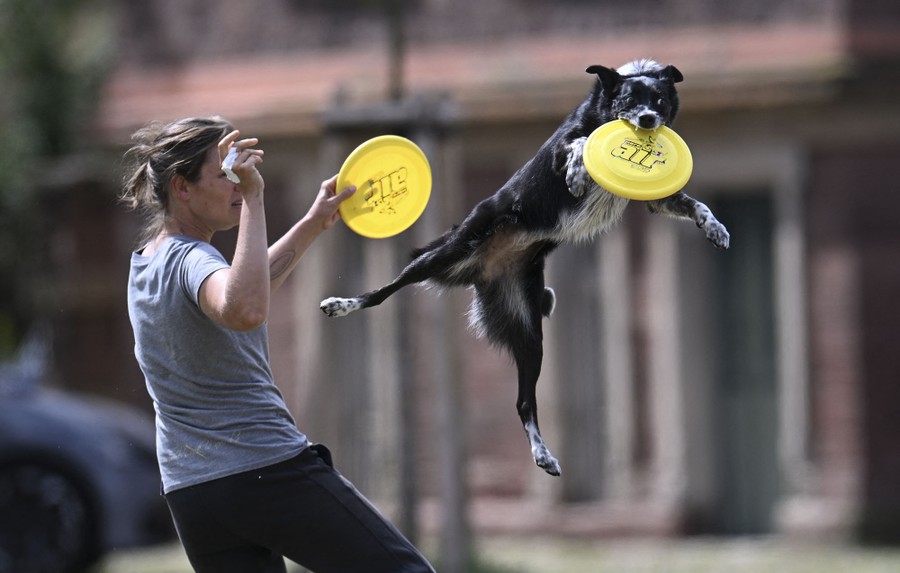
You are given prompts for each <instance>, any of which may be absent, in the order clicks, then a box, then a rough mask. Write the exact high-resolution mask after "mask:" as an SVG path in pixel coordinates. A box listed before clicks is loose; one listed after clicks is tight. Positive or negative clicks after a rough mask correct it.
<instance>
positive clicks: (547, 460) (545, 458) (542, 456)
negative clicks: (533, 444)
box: [533, 446, 562, 476]
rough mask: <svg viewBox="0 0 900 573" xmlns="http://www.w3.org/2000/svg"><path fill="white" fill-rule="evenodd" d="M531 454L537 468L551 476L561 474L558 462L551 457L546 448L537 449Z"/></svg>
mask: <svg viewBox="0 0 900 573" xmlns="http://www.w3.org/2000/svg"><path fill="white" fill-rule="evenodd" d="M533 453H534V463H536V464H537V465H538V467H539V468H541V469H542V470H544V471H545V472H547V473H548V474H550V475H552V476H558V475H559V474H560V473H561V471H562V470H561V468H560V466H559V460H557V459H556V458H555V457H553V454H551V453H550V450H548V449H547V447H546V446H541V447H539V448H538V449H536V450H534V452H533Z"/></svg>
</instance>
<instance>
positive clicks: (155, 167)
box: [120, 116, 234, 245]
mask: <svg viewBox="0 0 900 573" xmlns="http://www.w3.org/2000/svg"><path fill="white" fill-rule="evenodd" d="M233 129H234V128H233V127H232V126H231V124H230V123H229V122H228V121H227V120H225V119H224V118H222V117H219V116H212V117H195V118H187V119H180V120H178V121H175V122H172V123H168V124H165V123H162V122H153V123H150V124H149V125H147V126H145V127H143V128H141V129H139V130H137V131H136V132H134V134H133V135H132V136H131V140H132V142H133V145H132V146H131V148H130V149H129V150H128V151H127V152H126V153H125V158H126V160H130V161H131V163H132V164H133V165H132V167H131V169H130V171H128V172H126V176H125V178H124V182H123V189H122V195H121V197H120V198H121V200H122V202H123V203H125V205H126V206H127V207H128V208H129V209H132V210H134V211H139V212H140V213H141V215H142V216H143V218H144V224H143V227H142V230H141V233H140V236H139V238H138V244H139V245H143V244H144V243H146V242H147V241H149V240H151V239H152V238H153V237H155V236H156V235H158V234H159V233H160V232H161V231H162V229H163V225H164V223H165V217H166V212H167V211H168V207H169V184H170V183H171V181H172V178H173V177H175V176H176V175H180V176H182V177H184V178H185V179H187V180H188V181H196V180H197V179H198V178H199V177H200V169H201V167H202V166H203V162H204V160H205V159H206V154H207V152H208V151H209V149H210V148H211V147H213V146H215V145H217V144H218V143H219V141H220V140H221V139H222V138H223V137H225V135H226V134H228V133H229V132H230V131H232V130H233Z"/></svg>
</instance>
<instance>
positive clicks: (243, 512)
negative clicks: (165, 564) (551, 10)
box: [166, 445, 434, 573]
mask: <svg viewBox="0 0 900 573" xmlns="http://www.w3.org/2000/svg"><path fill="white" fill-rule="evenodd" d="M330 458H331V456H330V453H329V452H328V450H327V449H325V448H324V447H323V446H319V445H316V446H310V447H309V448H307V449H305V450H304V451H303V452H302V453H300V454H299V455H298V456H296V457H295V458H292V459H290V460H287V461H285V462H281V463H279V464H275V465H273V466H269V467H266V468H262V469H259V470H253V471H250V472H244V473H241V474H237V475H233V476H229V477H225V478H222V479H217V480H214V481H211V482H207V483H204V484H200V485H196V486H192V487H188V488H184V489H179V490H176V491H173V492H170V493H168V494H166V501H167V502H168V504H169V509H170V510H171V512H172V517H173V519H174V521H175V527H176V529H177V530H178V536H179V538H180V539H181V543H182V544H183V545H184V548H185V551H186V552H187V555H188V559H190V562H191V565H192V566H193V567H194V569H195V571H197V573H229V572H232V571H233V572H240V573H248V572H254V573H257V572H259V573H269V572H272V573H275V572H278V573H284V571H285V564H284V559H283V557H287V558H288V559H290V560H292V561H295V562H297V563H299V564H300V565H302V566H303V567H306V568H307V569H310V570H312V571H315V572H316V573H328V572H335V573H352V572H356V571H359V572H365V573H377V572H381V571H383V572H385V573H388V572H390V573H404V572H416V573H418V572H423V573H434V569H432V567H431V566H430V565H429V564H428V561H427V560H426V559H425V558H424V557H423V556H422V555H421V554H420V553H419V552H418V550H416V548H415V547H413V546H412V544H411V543H410V542H409V541H408V540H407V539H406V538H405V537H404V536H403V534H401V533H400V532H399V531H398V530H397V528H395V527H394V526H393V525H391V523H390V522H388V521H387V519H385V518H384V517H383V516H382V515H381V514H380V513H379V512H378V510H376V509H375V508H374V507H373V506H372V505H371V504H370V503H369V502H368V500H366V498H365V497H363V496H362V494H360V493H359V492H358V491H357V490H356V488H355V487H354V486H353V484H351V483H350V482H349V481H347V480H346V479H345V478H344V477H343V476H341V474H340V473H338V472H337V471H335V470H334V469H333V468H332V467H331V459H330Z"/></svg>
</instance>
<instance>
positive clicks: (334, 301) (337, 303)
mask: <svg viewBox="0 0 900 573" xmlns="http://www.w3.org/2000/svg"><path fill="white" fill-rule="evenodd" d="M360 306H361V305H360V302H359V299H356V298H337V297H331V298H326V299H325V300H323V301H322V302H320V303H319V308H321V309H322V312H324V313H325V314H327V315H328V316H332V317H333V316H346V315H348V314H350V313H351V312H353V311H354V310H359V309H360Z"/></svg>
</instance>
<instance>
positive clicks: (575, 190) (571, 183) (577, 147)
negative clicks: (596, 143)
mask: <svg viewBox="0 0 900 573" xmlns="http://www.w3.org/2000/svg"><path fill="white" fill-rule="evenodd" d="M586 141H587V138H586V137H579V138H578V139H576V140H574V141H573V142H572V143H570V144H569V157H568V160H567V161H566V185H567V186H568V187H569V193H571V194H572V195H573V196H575V197H581V196H582V195H584V193H585V191H587V190H588V188H589V187H590V181H591V179H590V176H589V175H588V173H587V169H585V167H584V159H583V158H582V155H583V153H584V143H585V142H586Z"/></svg>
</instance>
